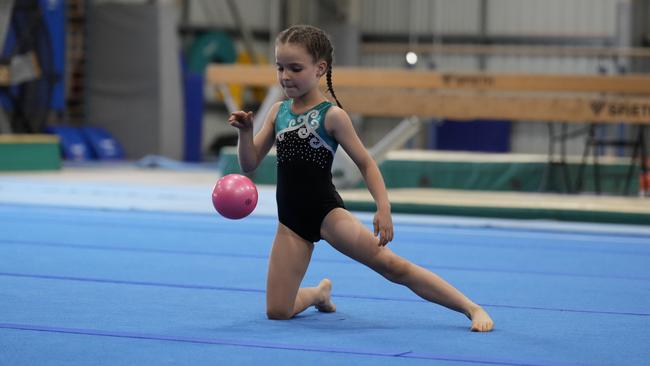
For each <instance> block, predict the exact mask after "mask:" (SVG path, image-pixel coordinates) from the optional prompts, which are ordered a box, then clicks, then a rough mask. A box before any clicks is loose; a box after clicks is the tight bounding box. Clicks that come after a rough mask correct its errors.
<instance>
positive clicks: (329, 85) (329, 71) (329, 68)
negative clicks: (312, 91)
mask: <svg viewBox="0 0 650 366" xmlns="http://www.w3.org/2000/svg"><path fill="white" fill-rule="evenodd" d="M325 78H326V80H327V91H329V93H330V94H332V96H333V97H334V100H335V101H336V105H338V106H339V108H341V109H343V106H342V105H341V102H339V99H338V98H337V97H336V94H335V93H334V87H333V86H332V65H328V66H327V74H326V76H325Z"/></svg>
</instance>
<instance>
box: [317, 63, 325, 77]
mask: <svg viewBox="0 0 650 366" xmlns="http://www.w3.org/2000/svg"><path fill="white" fill-rule="evenodd" d="M326 72H327V62H326V61H325V60H320V61H318V76H319V77H321V76H323V75H325V73H326Z"/></svg>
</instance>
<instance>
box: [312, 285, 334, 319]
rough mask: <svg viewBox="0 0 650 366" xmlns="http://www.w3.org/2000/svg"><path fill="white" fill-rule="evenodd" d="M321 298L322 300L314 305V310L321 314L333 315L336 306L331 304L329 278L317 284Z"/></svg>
mask: <svg viewBox="0 0 650 366" xmlns="http://www.w3.org/2000/svg"><path fill="white" fill-rule="evenodd" d="M318 288H319V289H320V292H321V296H322V298H323V299H324V300H322V301H321V302H319V303H318V304H316V309H318V311H321V312H323V313H333V312H335V311H336V305H334V303H333V302H332V295H331V294H332V281H330V280H329V278H324V279H323V280H322V281H320V283H319V284H318Z"/></svg>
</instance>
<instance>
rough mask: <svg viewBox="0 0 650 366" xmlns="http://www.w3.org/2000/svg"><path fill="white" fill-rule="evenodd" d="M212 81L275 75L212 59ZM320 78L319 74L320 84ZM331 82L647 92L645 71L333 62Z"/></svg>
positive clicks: (267, 81) (262, 79)
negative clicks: (458, 69) (450, 68)
mask: <svg viewBox="0 0 650 366" xmlns="http://www.w3.org/2000/svg"><path fill="white" fill-rule="evenodd" d="M206 77H207V80H208V82H210V83H212V84H240V85H248V86H273V85H276V84H277V82H278V81H277V76H276V72H275V68H274V67H273V66H269V65H265V66H254V65H222V64H212V65H209V66H208V68H207V74H206ZM324 82H325V80H323V84H324ZM333 83H334V88H335V90H336V89H337V88H339V87H355V88H386V89H388V88H390V89H394V88H397V89H399V88H413V89H452V90H466V91H517V92H519V91H524V92H556V93H620V94H650V76H649V75H645V74H630V75H621V76H607V75H534V74H498V73H455V72H454V73H441V72H436V71H422V70H404V69H388V68H358V67H337V68H335V69H334V74H333Z"/></svg>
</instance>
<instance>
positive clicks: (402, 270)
mask: <svg viewBox="0 0 650 366" xmlns="http://www.w3.org/2000/svg"><path fill="white" fill-rule="evenodd" d="M411 267H412V265H411V263H410V262H409V261H407V260H406V259H404V258H402V257H400V256H398V255H394V254H393V255H390V256H388V257H387V258H385V259H383V261H382V264H381V266H380V268H378V270H377V271H378V272H379V273H380V274H381V275H382V276H384V277H385V278H386V279H388V280H389V281H391V282H395V283H399V284H403V283H404V282H405V280H406V278H408V275H409V273H410V271H411Z"/></svg>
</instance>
